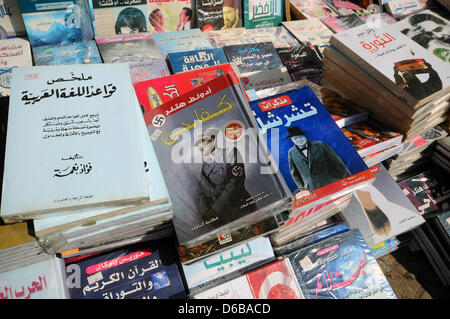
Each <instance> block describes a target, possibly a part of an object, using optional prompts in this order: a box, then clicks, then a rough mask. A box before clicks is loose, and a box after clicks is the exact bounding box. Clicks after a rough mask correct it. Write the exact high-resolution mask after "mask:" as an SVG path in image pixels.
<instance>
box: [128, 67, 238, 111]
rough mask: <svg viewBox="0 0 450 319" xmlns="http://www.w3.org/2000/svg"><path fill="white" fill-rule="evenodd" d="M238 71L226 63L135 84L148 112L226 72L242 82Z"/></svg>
mask: <svg viewBox="0 0 450 319" xmlns="http://www.w3.org/2000/svg"><path fill="white" fill-rule="evenodd" d="M236 71H237V69H236V68H235V67H234V68H233V66H232V65H231V64H230V63H226V64H221V65H217V66H212V67H208V68H204V69H200V70H193V71H188V72H182V73H178V74H173V75H168V76H165V77H161V78H157V79H151V80H146V81H141V82H136V83H133V86H134V90H135V92H136V96H137V98H138V100H139V103H140V105H141V107H142V108H143V110H144V112H147V111H149V110H151V109H154V108H157V107H158V106H160V105H162V104H164V103H167V102H169V101H170V100H172V99H174V98H176V97H178V96H180V95H182V94H185V93H187V92H189V91H190V90H192V89H195V88H196V87H199V86H200V85H203V84H205V83H206V82H208V81H210V80H213V79H215V78H217V77H219V76H221V75H224V74H225V73H231V75H232V79H233V81H234V83H237V84H240V83H241V82H240V80H239V78H238V76H237V75H236V74H235V72H236Z"/></svg>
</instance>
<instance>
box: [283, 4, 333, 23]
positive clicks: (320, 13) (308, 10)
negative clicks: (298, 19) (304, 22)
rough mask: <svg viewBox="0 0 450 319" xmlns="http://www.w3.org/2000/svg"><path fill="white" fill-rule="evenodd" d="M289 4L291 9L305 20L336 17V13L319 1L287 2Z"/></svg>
mask: <svg viewBox="0 0 450 319" xmlns="http://www.w3.org/2000/svg"><path fill="white" fill-rule="evenodd" d="M289 3H290V5H291V8H292V7H293V8H294V9H295V10H297V11H299V12H300V14H301V15H303V17H304V18H306V19H311V18H324V17H330V16H336V13H335V12H333V10H331V8H330V7H329V6H327V5H326V4H325V3H324V2H323V1H321V0H307V1H305V0H289Z"/></svg>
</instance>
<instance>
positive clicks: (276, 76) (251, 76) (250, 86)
mask: <svg viewBox="0 0 450 319" xmlns="http://www.w3.org/2000/svg"><path fill="white" fill-rule="evenodd" d="M240 80H241V82H242V85H243V86H244V88H245V90H246V92H247V91H248V90H264V89H267V88H272V87H277V86H279V85H286V84H288V83H291V82H292V80H291V76H290V74H289V72H288V70H287V68H286V67H284V66H282V67H278V68H273V69H265V70H260V71H253V72H246V73H242V74H241V77H240Z"/></svg>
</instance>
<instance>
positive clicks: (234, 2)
mask: <svg viewBox="0 0 450 319" xmlns="http://www.w3.org/2000/svg"><path fill="white" fill-rule="evenodd" d="M195 16H196V20H197V27H198V28H199V29H200V30H201V31H208V30H226V29H233V28H240V27H242V26H243V25H242V2H241V0H217V1H211V0H200V1H197V2H196V5H195Z"/></svg>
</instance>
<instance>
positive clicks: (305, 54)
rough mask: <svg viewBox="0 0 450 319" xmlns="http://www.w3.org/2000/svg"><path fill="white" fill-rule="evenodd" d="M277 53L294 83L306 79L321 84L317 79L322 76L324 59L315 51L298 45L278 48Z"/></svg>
mask: <svg viewBox="0 0 450 319" xmlns="http://www.w3.org/2000/svg"><path fill="white" fill-rule="evenodd" d="M277 52H278V55H279V56H280V59H281V61H282V62H283V64H284V65H285V66H286V68H287V69H288V72H289V74H290V76H291V78H292V80H293V81H298V80H300V79H303V78H305V79H311V80H314V81H313V82H319V81H318V80H317V78H320V75H321V74H322V59H321V57H320V56H319V55H318V53H317V52H316V51H315V50H312V49H311V48H310V47H308V46H306V45H297V46H293V47H289V48H278V49H277Z"/></svg>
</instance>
